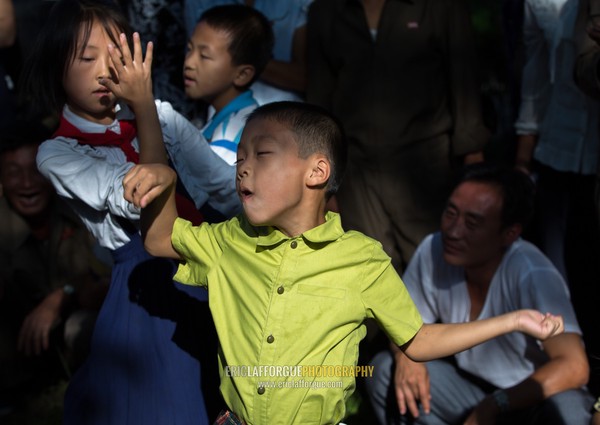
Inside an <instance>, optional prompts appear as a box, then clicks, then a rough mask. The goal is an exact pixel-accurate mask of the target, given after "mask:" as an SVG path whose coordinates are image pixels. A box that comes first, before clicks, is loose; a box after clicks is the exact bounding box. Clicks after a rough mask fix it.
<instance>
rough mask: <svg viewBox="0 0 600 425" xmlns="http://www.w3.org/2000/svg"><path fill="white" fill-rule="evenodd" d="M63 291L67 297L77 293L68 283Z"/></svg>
mask: <svg viewBox="0 0 600 425" xmlns="http://www.w3.org/2000/svg"><path fill="white" fill-rule="evenodd" d="M63 291H64V292H65V294H67V295H72V294H73V293H74V292H75V287H74V286H73V285H69V284H68V283H67V284H66V285H65V286H63Z"/></svg>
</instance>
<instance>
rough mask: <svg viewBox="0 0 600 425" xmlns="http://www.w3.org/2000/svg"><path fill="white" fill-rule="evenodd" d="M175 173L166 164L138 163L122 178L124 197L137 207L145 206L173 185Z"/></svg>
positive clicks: (175, 178) (175, 177)
mask: <svg viewBox="0 0 600 425" xmlns="http://www.w3.org/2000/svg"><path fill="white" fill-rule="evenodd" d="M176 180H177V175H176V174H175V172H174V171H173V170H172V169H171V168H170V167H169V166H167V165H162V164H140V165H136V166H135V167H133V168H132V169H131V170H129V172H128V173H127V174H126V175H125V177H124V178H123V188H124V189H125V190H124V194H123V196H124V198H125V199H126V200H127V201H129V202H131V203H132V204H133V205H135V206H136V207H138V208H145V207H146V206H147V205H148V204H149V203H150V202H152V201H153V200H154V199H156V198H157V197H158V196H160V194H162V193H163V192H165V191H166V190H167V189H169V188H170V187H173V186H174V185H175V182H176Z"/></svg>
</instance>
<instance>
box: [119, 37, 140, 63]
mask: <svg viewBox="0 0 600 425" xmlns="http://www.w3.org/2000/svg"><path fill="white" fill-rule="evenodd" d="M135 34H137V33H135ZM135 34H134V37H135ZM138 37H139V35H138ZM119 41H120V42H121V53H122V54H123V64H124V66H131V64H132V62H133V59H132V58H131V50H130V49H129V44H127V36H126V35H125V34H123V33H121V34H120V35H119Z"/></svg>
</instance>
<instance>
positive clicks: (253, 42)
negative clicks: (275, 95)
mask: <svg viewBox="0 0 600 425" xmlns="http://www.w3.org/2000/svg"><path fill="white" fill-rule="evenodd" d="M198 22H199V23H200V22H205V23H206V24H207V25H208V26H209V27H211V28H212V29H215V30H219V31H225V32H226V33H228V34H229V48H228V51H229V54H230V55H231V62H232V64H233V65H236V66H237V65H246V64H247V65H252V66H253V67H254V70H255V73H254V75H255V77H254V80H256V79H257V78H258V77H259V76H260V74H261V73H262V72H263V71H264V69H265V67H266V66H267V63H268V62H269V60H271V57H272V55H273V45H274V43H275V38H274V36H273V29H272V28H271V23H270V22H269V20H268V19H267V18H266V17H265V16H264V15H263V14H262V13H260V12H259V11H258V10H256V9H254V8H253V7H250V6H245V5H241V4H228V5H223V6H215V7H212V8H210V9H208V10H206V11H205V12H204V13H203V14H202V16H200V19H199V21H198ZM254 80H253V81H252V82H254ZM252 82H251V83H252ZM251 83H250V84H251Z"/></svg>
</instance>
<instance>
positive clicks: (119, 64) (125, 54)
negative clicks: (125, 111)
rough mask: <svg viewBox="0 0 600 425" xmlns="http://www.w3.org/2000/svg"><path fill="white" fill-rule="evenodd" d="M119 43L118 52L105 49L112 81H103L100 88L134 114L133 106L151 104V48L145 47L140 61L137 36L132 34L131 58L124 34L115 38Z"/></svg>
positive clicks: (111, 48)
mask: <svg viewBox="0 0 600 425" xmlns="http://www.w3.org/2000/svg"><path fill="white" fill-rule="evenodd" d="M119 42H120V44H121V46H120V49H117V48H116V47H115V46H113V45H112V44H109V45H108V52H109V54H110V58H111V61H112V68H111V72H112V73H113V75H112V79H108V78H107V79H103V80H101V81H100V84H102V85H104V86H105V87H106V88H107V89H109V90H110V91H111V92H113V93H114V95H115V96H116V97H118V98H119V99H123V100H124V101H125V102H127V104H129V106H131V107H132V109H134V110H135V107H136V106H137V105H140V104H144V103H145V102H154V95H153V93H152V72H151V69H152V50H153V44H152V42H149V43H148V45H147V48H146V58H145V59H144V58H143V57H142V44H141V41H140V35H139V34H138V33H137V32H136V33H134V34H133V57H132V56H131V50H130V49H129V45H128V44H127V37H126V36H125V34H121V35H120V36H119Z"/></svg>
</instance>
